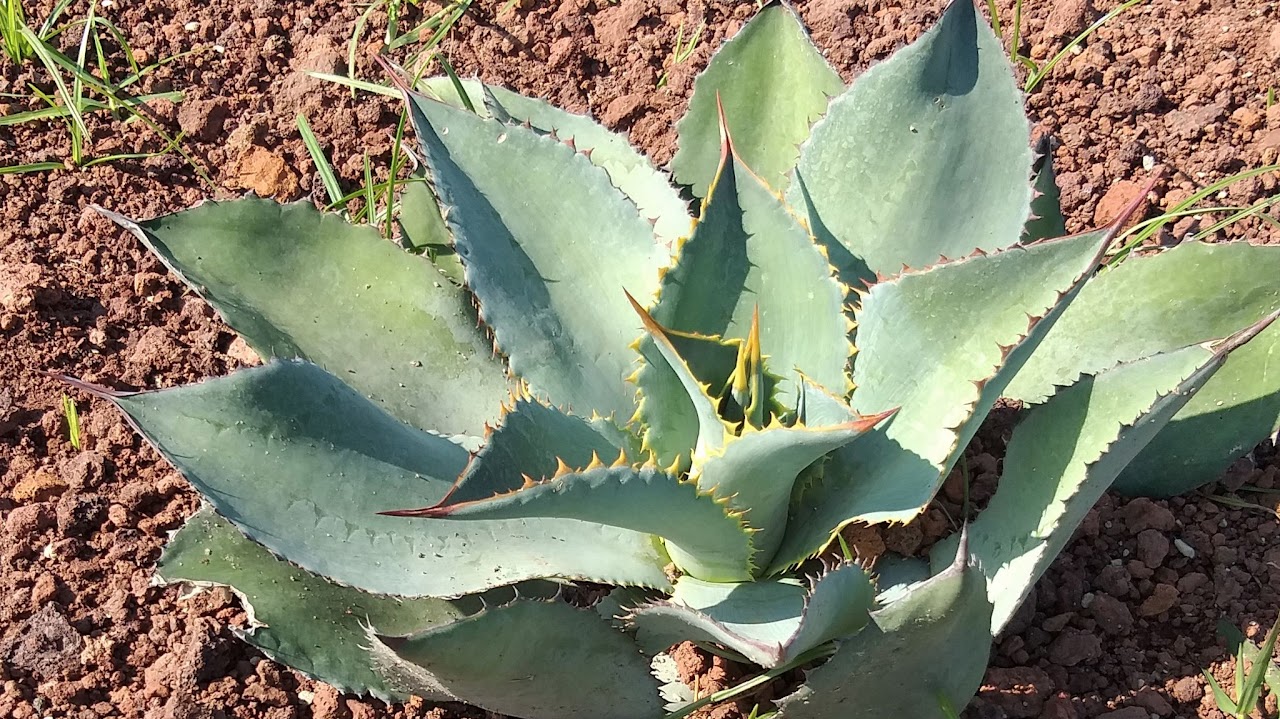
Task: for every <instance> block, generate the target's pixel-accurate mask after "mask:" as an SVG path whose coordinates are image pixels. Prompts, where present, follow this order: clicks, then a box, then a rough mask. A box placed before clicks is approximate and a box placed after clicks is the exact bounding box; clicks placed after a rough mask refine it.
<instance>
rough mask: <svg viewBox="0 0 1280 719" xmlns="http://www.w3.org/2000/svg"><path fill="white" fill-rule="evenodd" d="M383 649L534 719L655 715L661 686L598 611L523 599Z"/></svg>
mask: <svg viewBox="0 0 1280 719" xmlns="http://www.w3.org/2000/svg"><path fill="white" fill-rule="evenodd" d="M371 641H372V642H374V644H375V649H374V651H375V653H381V654H383V655H384V656H385V655H386V654H393V656H395V657H398V658H399V659H401V660H404V661H405V662H407V663H409V664H410V665H412V666H411V667H410V668H411V669H412V668H416V669H417V671H416V674H417V677H418V682H419V683H420V684H421V685H423V686H426V687H432V686H439V687H443V688H444V689H445V690H446V691H448V692H449V693H450V694H452V695H454V696H456V697H458V698H459V699H461V700H463V701H465V702H467V703H469V704H474V705H476V706H479V707H482V708H484V709H487V710H489V711H492V712H497V713H500V714H508V715H512V716H520V717H525V718H526V719H598V718H599V717H601V716H610V717H618V718H619V719H652V717H655V716H660V715H661V714H662V702H661V699H660V698H659V694H658V682H657V680H656V679H654V678H653V677H652V676H651V675H650V674H649V660H648V659H647V658H645V657H644V655H642V654H641V653H640V650H639V648H638V647H637V646H636V645H635V642H633V641H632V639H631V638H630V637H629V636H627V635H626V634H624V633H622V632H619V631H617V630H616V629H614V628H613V627H612V626H610V623H609V622H608V621H607V620H605V619H603V618H601V617H600V616H599V615H598V614H597V613H596V612H594V611H592V610H590V609H578V608H576V607H573V606H571V605H569V604H566V603H565V602H563V601H558V600H556V601H550V602H547V601H531V600H516V601H514V602H511V603H509V604H505V605H502V606H497V607H493V608H490V609H487V610H485V611H483V612H480V613H478V614H475V615H473V616H470V617H467V618H465V619H462V620H459V621H456V622H453V623H450V624H446V625H441V626H437V627H433V628H431V629H427V630H426V631H423V632H419V633H416V634H411V635H409V636H403V637H393V636H385V635H382V636H377V637H372V638H371Z"/></svg>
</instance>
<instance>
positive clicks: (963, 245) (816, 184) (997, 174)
mask: <svg viewBox="0 0 1280 719" xmlns="http://www.w3.org/2000/svg"><path fill="white" fill-rule="evenodd" d="M730 119H732V116H730ZM734 129H735V131H736V129H737V128H736V127H735V128H734ZM885 148H893V149H892V151H886V150H885ZM1031 163H1032V152H1031V134H1030V126H1029V124H1028V122H1027V118H1026V114H1025V112H1024V111H1023V105H1022V91H1021V89H1020V88H1019V87H1018V84H1017V82H1016V81H1015V79H1014V77H1013V71H1012V69H1011V68H1010V66H1009V59H1008V57H1007V56H1006V55H1005V52H1004V48H1003V46H1002V45H1001V43H1000V39H999V38H997V37H996V36H995V34H994V33H993V32H992V31H991V27H990V26H989V25H988V24H987V22H986V20H985V19H983V18H982V17H980V16H979V15H978V14H977V12H976V10H975V8H974V3H973V2H972V1H971V0H953V2H952V3H951V5H950V7H949V8H948V9H947V11H946V13H945V14H944V15H943V17H942V20H941V21H940V22H939V23H938V25H936V26H935V27H934V28H933V29H931V30H929V31H928V32H926V33H925V34H924V35H923V36H922V37H921V38H920V39H919V40H917V41H916V42H914V43H912V44H911V45H908V46H907V47H905V48H903V49H902V50H899V51H898V52H897V53H895V54H894V55H893V56H892V57H890V58H889V59H888V60H886V61H884V62H882V63H880V64H879V65H876V66H874V67H872V68H871V69H870V70H867V72H866V73H864V74H863V75H862V76H861V77H859V78H858V79H857V80H855V81H854V83H853V85H852V86H851V87H850V88H849V90H848V91H846V92H845V93H844V94H843V95H841V96H840V97H838V98H836V99H835V100H833V101H832V103H831V107H830V109H829V110H828V111H827V114H826V116H825V117H824V118H823V119H822V120H821V121H820V122H819V123H818V124H817V125H815V126H814V128H813V133H812V134H811V135H810V136H809V139H808V141H807V142H806V143H805V144H804V146H803V148H801V152H800V162H799V165H798V167H797V171H796V176H795V178H794V182H793V184H792V187H791V194H790V198H791V201H792V204H793V206H795V207H796V208H797V209H802V211H803V212H807V213H808V217H809V223H810V226H811V227H812V228H813V231H814V234H815V235H817V237H818V240H819V241H821V242H823V243H824V244H826V245H827V249H828V251H829V252H830V254H831V261H832V263H833V264H834V265H835V266H836V267H837V268H838V269H839V271H840V276H841V278H842V279H843V280H844V281H845V282H846V283H847V284H850V285H853V284H854V283H855V282H856V281H857V280H859V279H864V280H867V281H871V280H874V279H875V276H876V275H877V274H884V275H889V274H894V273H897V272H899V271H900V270H901V268H902V266H903V265H907V266H910V267H923V266H925V265H928V264H930V263H933V262H936V261H937V259H938V256H939V255H943V256H946V257H953V258H954V257H963V256H966V255H968V254H969V253H970V252H972V251H973V250H974V249H977V248H981V249H984V250H987V251H992V250H996V249H1000V248H1002V247H1008V246H1009V245H1012V244H1014V243H1015V242H1017V241H1018V238H1019V237H1021V235H1022V231H1023V225H1024V224H1025V223H1026V221H1027V218H1028V216H1029V213H1030V203H1031V194H1032V190H1031V184H1030V176H1031Z"/></svg>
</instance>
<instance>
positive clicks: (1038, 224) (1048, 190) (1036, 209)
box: [1022, 135, 1067, 243]
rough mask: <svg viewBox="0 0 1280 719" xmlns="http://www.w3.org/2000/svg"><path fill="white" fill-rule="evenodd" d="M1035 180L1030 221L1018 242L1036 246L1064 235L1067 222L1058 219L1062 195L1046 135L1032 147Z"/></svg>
mask: <svg viewBox="0 0 1280 719" xmlns="http://www.w3.org/2000/svg"><path fill="white" fill-rule="evenodd" d="M1036 154H1037V155H1038V156H1039V157H1038V158H1037V159H1036V167H1035V168H1034V170H1035V180H1034V181H1033V182H1032V183H1031V187H1032V191H1033V194H1034V197H1033V198H1032V199H1031V218H1030V219H1028V220H1027V224H1026V226H1025V227H1023V230H1022V242H1023V243H1028V242H1037V241H1039V240H1047V239H1049V238H1051V237H1062V236H1063V235H1065V234H1067V220H1066V218H1065V217H1063V216H1062V193H1061V192H1060V191H1059V190H1058V176H1057V173H1055V172H1054V171H1053V143H1052V142H1051V140H1050V138H1049V136H1048V135H1045V136H1044V137H1042V138H1040V142H1039V143H1037V144H1036Z"/></svg>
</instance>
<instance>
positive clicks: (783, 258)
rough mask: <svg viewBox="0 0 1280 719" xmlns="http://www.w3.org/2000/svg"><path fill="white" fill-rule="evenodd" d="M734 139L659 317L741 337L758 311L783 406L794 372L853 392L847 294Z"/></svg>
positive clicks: (667, 282) (665, 281) (677, 326)
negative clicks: (778, 377) (777, 376)
mask: <svg viewBox="0 0 1280 719" xmlns="http://www.w3.org/2000/svg"><path fill="white" fill-rule="evenodd" d="M767 12H770V11H767ZM777 12H781V13H784V14H785V13H787V11H785V10H778V11H777ZM733 142H734V141H731V140H730V139H729V136H728V135H727V134H725V135H723V136H722V137H721V142H720V148H721V156H720V165H719V169H718V171H717V173H716V176H715V179H714V180H713V181H712V183H711V188H710V191H709V194H708V196H707V199H706V200H705V201H704V202H703V204H702V213H701V216H700V217H699V219H698V223H697V226H696V227H695V228H694V231H693V235H692V236H691V237H690V238H689V239H688V240H687V241H685V242H683V243H682V244H681V245H680V249H679V255H678V257H677V259H676V262H675V265H674V266H673V267H672V268H671V269H670V271H669V272H667V273H666V274H665V275H663V278H662V289H661V294H660V295H659V297H658V303H657V305H655V306H654V308H653V318H654V319H655V320H657V322H658V323H659V324H661V325H663V326H664V327H668V328H670V329H673V330H676V331H679V332H696V333H700V334H704V335H717V336H720V337H725V338H729V339H740V340H745V339H747V335H748V333H749V331H750V329H751V326H752V322H753V318H754V317H758V318H759V327H760V347H761V348H762V350H763V352H764V354H765V355H767V356H768V358H769V367H770V369H771V370H772V371H773V372H775V373H777V374H778V375H779V376H780V377H781V378H782V380H781V383H780V385H779V387H778V396H777V401H778V402H780V403H782V404H783V405H784V406H794V405H795V403H796V398H797V396H798V391H797V387H796V385H795V381H796V371H797V370H798V371H800V372H803V373H804V374H805V375H807V376H808V377H810V378H812V379H813V380H814V381H816V382H818V383H819V384H822V385H824V386H827V387H832V388H834V389H836V390H838V391H841V392H844V391H847V390H849V389H851V387H850V386H849V385H848V377H847V371H848V363H849V358H850V356H851V355H852V350H853V348H852V347H851V346H850V345H849V329H850V325H849V320H848V319H847V318H846V317H845V314H844V301H845V295H846V294H847V290H846V288H845V287H844V286H843V285H841V284H840V282H839V281H838V280H836V278H835V277H834V276H833V275H832V270H831V265H830V264H829V263H828V262H827V258H826V255H825V254H824V253H823V252H822V251H821V250H820V249H819V248H818V246H817V245H816V244H815V243H814V240H813V237H812V236H811V235H810V234H809V231H808V230H807V229H805V228H804V227H803V226H802V225H801V223H800V222H799V220H797V218H796V217H795V216H794V215H792V214H791V211H790V210H789V209H788V208H787V207H786V205H784V204H783V203H782V201H781V199H780V198H779V197H778V196H777V195H776V194H775V193H774V191H773V190H771V189H770V188H769V187H768V186H767V185H765V184H764V182H763V181H762V180H761V179H760V178H759V177H757V176H756V175H755V174H754V173H752V171H751V169H750V168H749V167H748V166H747V165H745V164H744V163H743V161H742V159H741V158H740V157H739V156H738V154H737V152H736V151H735V145H734V144H733Z"/></svg>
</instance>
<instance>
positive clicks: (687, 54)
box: [658, 22, 707, 90]
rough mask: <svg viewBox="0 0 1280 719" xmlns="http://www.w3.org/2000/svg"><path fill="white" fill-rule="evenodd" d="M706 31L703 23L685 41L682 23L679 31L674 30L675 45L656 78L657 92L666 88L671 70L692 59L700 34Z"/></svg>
mask: <svg viewBox="0 0 1280 719" xmlns="http://www.w3.org/2000/svg"><path fill="white" fill-rule="evenodd" d="M706 29H707V26H706V23H703V24H701V25H699V26H698V29H697V30H694V31H693V34H692V35H690V36H689V37H688V39H686V38H685V36H684V23H683V22H682V23H680V27H679V29H677V30H676V44H675V46H674V47H672V48H671V57H670V58H669V60H668V62H667V63H666V66H665V67H664V68H663V70H662V74H661V75H659V76H658V89H659V90H661V89H662V88H664V87H666V86H667V80H669V79H670V77H669V73H670V71H671V68H673V67H675V66H677V65H683V64H684V63H686V62H688V61H689V58H691V57H693V53H694V52H696V51H697V49H698V43H699V42H701V41H702V32H703V31H704V30H706Z"/></svg>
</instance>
